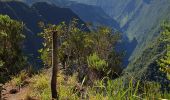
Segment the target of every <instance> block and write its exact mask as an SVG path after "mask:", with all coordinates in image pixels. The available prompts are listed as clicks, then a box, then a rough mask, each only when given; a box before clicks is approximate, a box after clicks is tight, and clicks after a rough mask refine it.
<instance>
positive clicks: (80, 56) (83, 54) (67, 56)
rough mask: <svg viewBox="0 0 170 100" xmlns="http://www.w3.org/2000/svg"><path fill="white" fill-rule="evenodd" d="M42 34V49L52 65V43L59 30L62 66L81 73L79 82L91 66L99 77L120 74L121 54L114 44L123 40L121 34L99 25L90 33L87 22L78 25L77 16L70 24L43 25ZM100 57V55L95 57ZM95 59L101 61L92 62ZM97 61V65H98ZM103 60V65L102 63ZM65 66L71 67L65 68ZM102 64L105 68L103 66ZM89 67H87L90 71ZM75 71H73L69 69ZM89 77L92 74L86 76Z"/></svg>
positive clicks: (47, 63)
mask: <svg viewBox="0 0 170 100" xmlns="http://www.w3.org/2000/svg"><path fill="white" fill-rule="evenodd" d="M40 25H41V26H42V27H43V28H44V31H43V32H42V33H41V36H42V37H43V38H44V43H43V45H44V48H43V49H41V50H39V52H41V58H42V60H43V62H44V63H45V65H48V66H51V62H50V61H49V59H51V48H52V47H51V44H52V34H51V32H53V31H56V32H57V33H58V37H59V38H58V41H59V43H58V46H59V47H58V48H59V54H58V55H59V59H60V62H61V63H62V66H63V68H65V69H66V70H67V68H68V67H73V66H72V65H75V66H74V70H76V71H78V73H79V74H81V76H78V77H79V79H80V81H82V80H83V78H84V77H86V76H87V75H86V72H88V71H89V70H90V69H91V68H92V69H94V67H95V69H96V70H97V69H103V70H97V71H98V72H99V73H98V72H97V73H98V75H99V77H100V76H101V77H104V76H106V75H108V74H109V75H110V76H111V77H112V76H113V75H114V74H116V75H118V74H120V73H121V71H122V56H123V55H122V53H121V52H117V51H116V50H115V46H116V45H117V43H118V42H119V40H120V34H119V33H117V32H114V31H113V30H111V29H110V28H108V27H97V29H94V30H93V31H91V32H89V31H88V30H87V29H86V27H85V26H84V25H81V26H80V28H79V26H78V21H77V20H76V19H74V20H73V21H72V22H71V23H70V24H69V25H66V24H65V23H64V22H63V23H61V24H59V25H48V26H44V25H43V23H40ZM94 57H98V58H94ZM92 60H99V61H98V62H97V61H92ZM94 63H95V64H96V65H95V66H93V65H94ZM101 63H103V64H104V65H101ZM66 65H67V66H68V67H67V68H66ZM102 67H103V68H102ZM87 69H88V70H87ZM69 73H72V72H69ZM87 77H89V76H87Z"/></svg>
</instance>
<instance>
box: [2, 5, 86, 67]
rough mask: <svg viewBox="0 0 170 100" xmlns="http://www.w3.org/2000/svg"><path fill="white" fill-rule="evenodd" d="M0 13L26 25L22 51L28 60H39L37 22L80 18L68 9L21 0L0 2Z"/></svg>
mask: <svg viewBox="0 0 170 100" xmlns="http://www.w3.org/2000/svg"><path fill="white" fill-rule="evenodd" d="M0 14H6V15H9V16H10V17H11V18H13V19H17V20H19V21H22V22H23V23H25V25H26V41H24V42H25V45H24V51H25V52H26V54H27V55H28V56H29V58H30V61H33V62H32V63H33V64H34V63H35V64H36V63H37V62H39V60H38V58H37V56H38V52H37V50H38V49H40V48H41V41H42V40H41V39H40V38H39V37H38V36H37V33H39V32H40V28H39V27H38V22H40V21H43V22H45V23H51V24H57V23H59V22H62V21H65V22H66V23H69V22H70V21H71V20H72V19H73V18H77V19H79V21H80V23H83V21H81V19H80V18H79V17H78V16H77V15H76V14H75V13H73V12H72V11H71V10H70V9H67V8H59V7H56V6H54V5H49V4H47V3H36V4H34V5H32V6H31V7H29V6H27V5H26V4H24V3H21V2H0Z"/></svg>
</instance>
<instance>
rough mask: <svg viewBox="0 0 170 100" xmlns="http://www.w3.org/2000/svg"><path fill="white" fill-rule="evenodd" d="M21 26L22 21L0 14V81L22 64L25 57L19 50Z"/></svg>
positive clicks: (22, 36)
mask: <svg viewBox="0 0 170 100" xmlns="http://www.w3.org/2000/svg"><path fill="white" fill-rule="evenodd" d="M23 27H24V25H23V23H21V22H18V21H15V20H12V19H10V17H9V16H6V15H0V82H1V81H2V80H4V78H7V77H8V76H9V75H13V74H15V73H17V71H19V70H21V69H22V67H23V66H24V63H25V62H24V61H25V58H24V56H23V55H22V51H21V45H22V40H23V39H24V35H23Z"/></svg>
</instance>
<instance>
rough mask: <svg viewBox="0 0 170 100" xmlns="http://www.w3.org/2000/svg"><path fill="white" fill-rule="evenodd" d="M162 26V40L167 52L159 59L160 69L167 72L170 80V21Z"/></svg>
mask: <svg viewBox="0 0 170 100" xmlns="http://www.w3.org/2000/svg"><path fill="white" fill-rule="evenodd" d="M162 28H163V31H162V32H161V37H160V42H161V43H162V45H163V47H164V48H165V50H166V53H165V54H164V56H163V57H161V58H160V59H159V60H158V64H159V66H160V70H161V71H163V72H165V73H166V74H167V77H168V79H169V80H170V22H164V23H163V25H162Z"/></svg>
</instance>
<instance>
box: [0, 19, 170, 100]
mask: <svg viewBox="0 0 170 100" xmlns="http://www.w3.org/2000/svg"><path fill="white" fill-rule="evenodd" d="M39 24H40V26H41V27H42V29H43V31H42V32H41V33H40V36H41V37H42V38H43V39H44V41H43V43H42V44H43V48H42V49H40V50H39V52H40V53H41V55H40V58H41V59H42V61H43V63H44V65H45V67H44V69H43V70H42V71H40V72H39V73H38V74H36V75H33V74H31V75H30V73H31V72H32V69H31V67H30V70H28V71H21V70H22V69H23V67H24V65H25V58H24V56H23V54H22V52H21V47H20V45H21V44H22V40H23V38H24V35H23V27H24V26H23V24H22V23H20V22H17V21H15V20H12V19H10V18H9V17H8V16H0V25H1V27H0V33H1V34H0V44H1V45H0V47H1V48H0V71H1V70H2V73H0V74H1V76H0V80H1V81H2V82H3V81H4V80H6V79H4V78H3V77H6V76H5V75H7V77H8V78H9V77H11V75H12V76H14V77H12V80H11V81H9V83H11V84H12V85H13V86H14V87H19V88H24V89H26V88H28V90H26V91H28V92H26V93H27V97H25V98H26V99H28V100H30V99H31V98H32V99H34V98H36V99H38V100H50V99H51V98H52V96H51V94H52V92H51V90H52V88H54V89H56V90H57V93H58V95H57V96H59V99H61V100H80V99H89V100H138V99H146V100H150V99H169V98H170V94H169V93H168V91H167V90H168V87H170V86H169V84H165V83H166V82H167V83H168V82H169V80H167V77H169V74H170V72H169V70H170V69H169V65H170V63H169V62H170V52H169V51H170V45H169V44H170V24H169V23H164V24H163V30H162V32H161V35H160V37H159V36H158V37H157V38H156V39H155V40H154V42H153V43H152V44H150V45H149V44H148V45H149V46H148V47H149V48H147V49H145V50H144V52H143V53H142V56H141V57H140V58H139V59H137V60H136V61H135V63H133V64H132V65H133V66H134V67H132V68H127V69H126V70H125V71H124V73H122V67H123V65H122V58H123V56H124V54H123V53H122V52H120V51H117V50H116V45H117V44H118V43H119V42H120V39H121V36H120V33H118V32H115V31H113V30H112V29H110V28H108V27H104V26H100V27H96V28H94V29H93V30H88V29H87V27H86V26H85V25H79V24H78V21H77V20H76V19H74V20H73V21H71V22H70V23H69V25H67V24H66V23H65V22H62V23H60V24H58V25H50V24H49V25H44V23H39ZM54 33H55V35H57V37H56V38H55V39H56V41H54ZM158 39H159V41H158ZM55 45H56V48H53V47H54V46H55ZM164 51H166V52H164ZM52 53H53V54H56V55H52ZM54 56H55V58H56V59H53V60H51V59H52V58H54ZM9 61H10V62H9ZM141 62H142V63H141ZM54 63H55V64H56V65H53V64H54ZM51 66H53V68H50V67H51ZM136 66H137V67H136ZM54 67H56V69H54ZM57 68H58V69H57ZM159 69H161V70H159ZM4 70H5V71H4ZM6 70H7V72H6ZM19 71H20V73H19V74H16V73H17V72H19ZM51 72H52V74H51ZM54 72H55V73H54ZM126 72H129V73H128V74H126ZM53 74H55V76H53ZM122 74H123V75H122ZM164 74H167V75H166V76H164ZM154 75H159V76H154ZM30 76H31V77H30ZM51 76H53V77H52V78H54V79H57V81H56V82H54V84H53V85H50V83H51V84H52V81H51V82H50V80H49V79H50V77H51ZM132 76H133V77H132ZM54 85H55V86H57V88H56V87H55V86H54ZM163 86H164V87H163ZM164 88H166V89H167V90H164V91H163V89H164ZM16 92H17V91H16Z"/></svg>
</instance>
